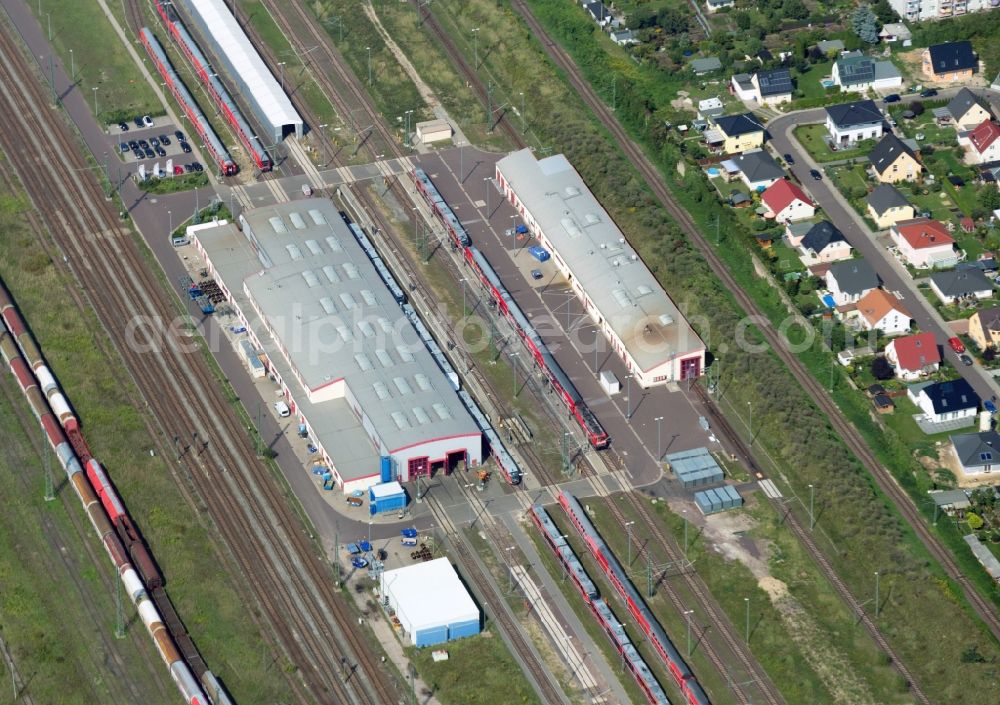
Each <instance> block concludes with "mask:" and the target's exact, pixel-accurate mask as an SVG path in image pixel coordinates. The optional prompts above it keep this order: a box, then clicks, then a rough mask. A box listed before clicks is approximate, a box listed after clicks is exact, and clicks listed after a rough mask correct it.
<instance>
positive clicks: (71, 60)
mask: <svg viewBox="0 0 1000 705" xmlns="http://www.w3.org/2000/svg"><path fill="white" fill-rule="evenodd" d="M69 66H70V69H69V71H70V76H69V80H70V81H76V59H75V58H74V56H73V50H72V49H70V50H69Z"/></svg>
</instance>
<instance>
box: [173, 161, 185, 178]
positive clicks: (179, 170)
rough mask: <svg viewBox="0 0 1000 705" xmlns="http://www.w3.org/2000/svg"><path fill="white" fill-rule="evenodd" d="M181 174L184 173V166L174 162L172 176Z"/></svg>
mask: <svg viewBox="0 0 1000 705" xmlns="http://www.w3.org/2000/svg"><path fill="white" fill-rule="evenodd" d="M183 174H184V167H182V166H181V165H180V164H174V176H183Z"/></svg>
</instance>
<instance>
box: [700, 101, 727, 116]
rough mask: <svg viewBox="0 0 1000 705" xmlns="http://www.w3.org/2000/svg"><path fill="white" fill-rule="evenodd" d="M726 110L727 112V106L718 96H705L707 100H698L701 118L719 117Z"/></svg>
mask: <svg viewBox="0 0 1000 705" xmlns="http://www.w3.org/2000/svg"><path fill="white" fill-rule="evenodd" d="M724 112H726V108H725V106H723V105H722V100H721V99H719V98H718V97H715V98H705V100H699V101H698V117H700V118H703V119H705V120H707V119H709V118H714V117H718V116H720V115H722V113H724Z"/></svg>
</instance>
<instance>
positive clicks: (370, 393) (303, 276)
mask: <svg viewBox="0 0 1000 705" xmlns="http://www.w3.org/2000/svg"><path fill="white" fill-rule="evenodd" d="M241 221H242V223H243V233H240V232H239V230H237V229H236V228H235V227H234V226H232V225H230V226H225V227H217V228H209V229H202V230H199V231H198V232H196V233H194V236H195V238H196V240H197V242H198V243H199V245H200V246H201V248H202V249H203V250H204V252H205V256H206V258H207V259H208V260H209V261H210V262H211V264H212V267H213V268H214V270H215V272H216V276H217V278H218V279H219V280H220V281H221V282H222V283H223V284H224V285H225V287H226V288H227V289H228V290H229V291H230V292H232V294H233V295H234V296H235V297H236V299H237V304H238V305H239V306H240V308H241V310H242V311H243V313H244V315H246V316H248V317H252V316H254V314H255V313H256V317H255V320H254V321H251V327H252V330H253V331H254V332H255V333H256V334H257V337H258V339H259V340H260V341H261V342H262V344H263V345H264V348H265V351H266V353H267V355H268V358H269V359H270V360H271V362H272V364H275V365H276V366H278V368H279V371H280V370H281V366H282V365H284V366H285V368H286V370H287V371H280V374H281V375H282V378H283V379H284V380H285V382H286V384H288V385H293V384H294V382H293V380H296V381H297V382H298V384H299V385H301V389H302V391H303V392H304V394H300V393H297V392H294V391H293V395H294V396H295V399H296V401H297V402H299V403H300V404H303V402H306V401H308V402H309V404H310V405H311V407H312V408H311V409H307V410H304V411H303V414H304V415H305V416H306V418H307V419H309V421H310V424H311V425H312V426H313V427H316V426H317V425H318V424H317V420H316V416H315V415H317V414H318V415H320V416H319V418H322V414H323V413H324V411H323V410H324V409H325V408H327V407H328V406H329V405H330V403H331V402H336V401H338V400H337V399H336V398H335V397H336V396H337V394H336V393H335V391H334V388H335V385H338V384H339V383H340V380H344V382H346V385H347V387H348V388H349V390H350V396H351V397H352V398H353V403H354V404H356V405H357V408H358V409H359V410H361V411H362V412H363V414H364V417H365V419H364V421H365V422H367V423H368V424H370V431H371V432H370V433H367V434H366V433H364V432H362V433H360V434H355V435H354V436H352V437H350V438H344V439H343V440H344V441H349V442H351V443H353V444H354V445H355V446H357V441H361V443H360V448H358V447H353V448H352V447H344V448H343V449H337V448H335V447H334V448H331V446H330V445H328V443H327V442H325V441H324V442H323V446H324V447H325V448H327V449H328V450H342V452H345V453H353V452H361V451H362V450H365V452H368V453H370V452H371V450H372V441H371V440H366V436H368V437H369V438H372V437H376V436H377V437H378V438H379V439H380V440H381V442H382V443H383V444H384V445H385V448H384V449H381V450H388V451H397V450H399V449H401V448H404V447H407V446H411V445H413V444H416V443H424V442H428V441H430V440H434V439H442V438H447V437H464V436H472V435H475V436H477V437H481V434H480V430H479V428H478V427H477V426H476V424H475V422H474V421H473V419H472V417H471V416H470V415H469V413H468V411H467V410H466V408H465V406H464V405H463V404H462V403H461V401H460V400H459V398H458V396H457V395H456V393H455V390H454V389H453V387H452V386H451V384H450V383H449V381H448V380H447V378H446V377H445V376H444V374H442V372H441V370H440V368H439V367H438V366H437V365H436V364H435V363H434V360H433V358H432V357H431V355H430V353H429V352H428V350H427V348H426V347H425V345H424V344H423V342H422V341H421V340H420V338H419V336H418V334H417V332H416V330H415V329H414V328H413V326H412V325H411V324H410V322H409V321H408V320H407V318H406V316H405V314H404V313H403V310H402V309H401V308H400V306H399V305H398V304H397V302H396V301H395V300H394V299H393V296H392V294H391V293H390V292H389V290H388V289H387V288H386V286H385V284H384V283H383V281H382V280H381V278H380V277H379V276H378V274H377V272H376V270H375V268H374V266H373V265H372V263H371V260H369V259H368V257H367V256H366V255H365V253H364V251H363V250H362V249H361V246H360V245H359V244H358V242H357V240H355V238H354V236H353V235H352V234H351V232H350V230H349V229H348V227H347V225H346V224H345V223H344V221H343V219H342V218H341V217H340V215H339V214H338V212H337V210H336V208H334V206H333V205H332V204H331V203H330V202H329V201H328V200H326V199H318V198H317V199H308V200H298V201H293V202H291V203H284V204H280V205H276V206H269V207H266V208H258V209H251V210H249V211H245V212H244V214H243V216H242V217H241ZM345 406H346V404H345ZM347 412H348V415H349V416H350V419H349V420H351V422H352V423H351V424H350V426H351V427H355V428H360V427H361V426H364V425H365V423H364V422H361V421H358V420H357V418H356V417H354V412H352V411H351V409H350V408H348V409H347ZM330 421H331V423H330V428H331V431H330V432H331V433H332V432H333V430H332V429H335V428H340V426H337V425H336V424H337V423H339V422H342V421H344V419H339V418H338V419H331V420H330ZM359 424H360V425H359ZM366 428H369V427H367V426H366ZM479 442H480V443H481V441H479ZM377 467H378V466H377V465H376V466H375V469H376V470H377ZM339 470H340V468H339V466H338V472H339ZM369 472H371V470H370V469H369ZM342 474H343V473H342Z"/></svg>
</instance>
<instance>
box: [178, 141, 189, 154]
mask: <svg viewBox="0 0 1000 705" xmlns="http://www.w3.org/2000/svg"><path fill="white" fill-rule="evenodd" d="M180 145H181V151H182V152H184V154H191V145H189V144H188V143H187V142H181V143H180Z"/></svg>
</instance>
